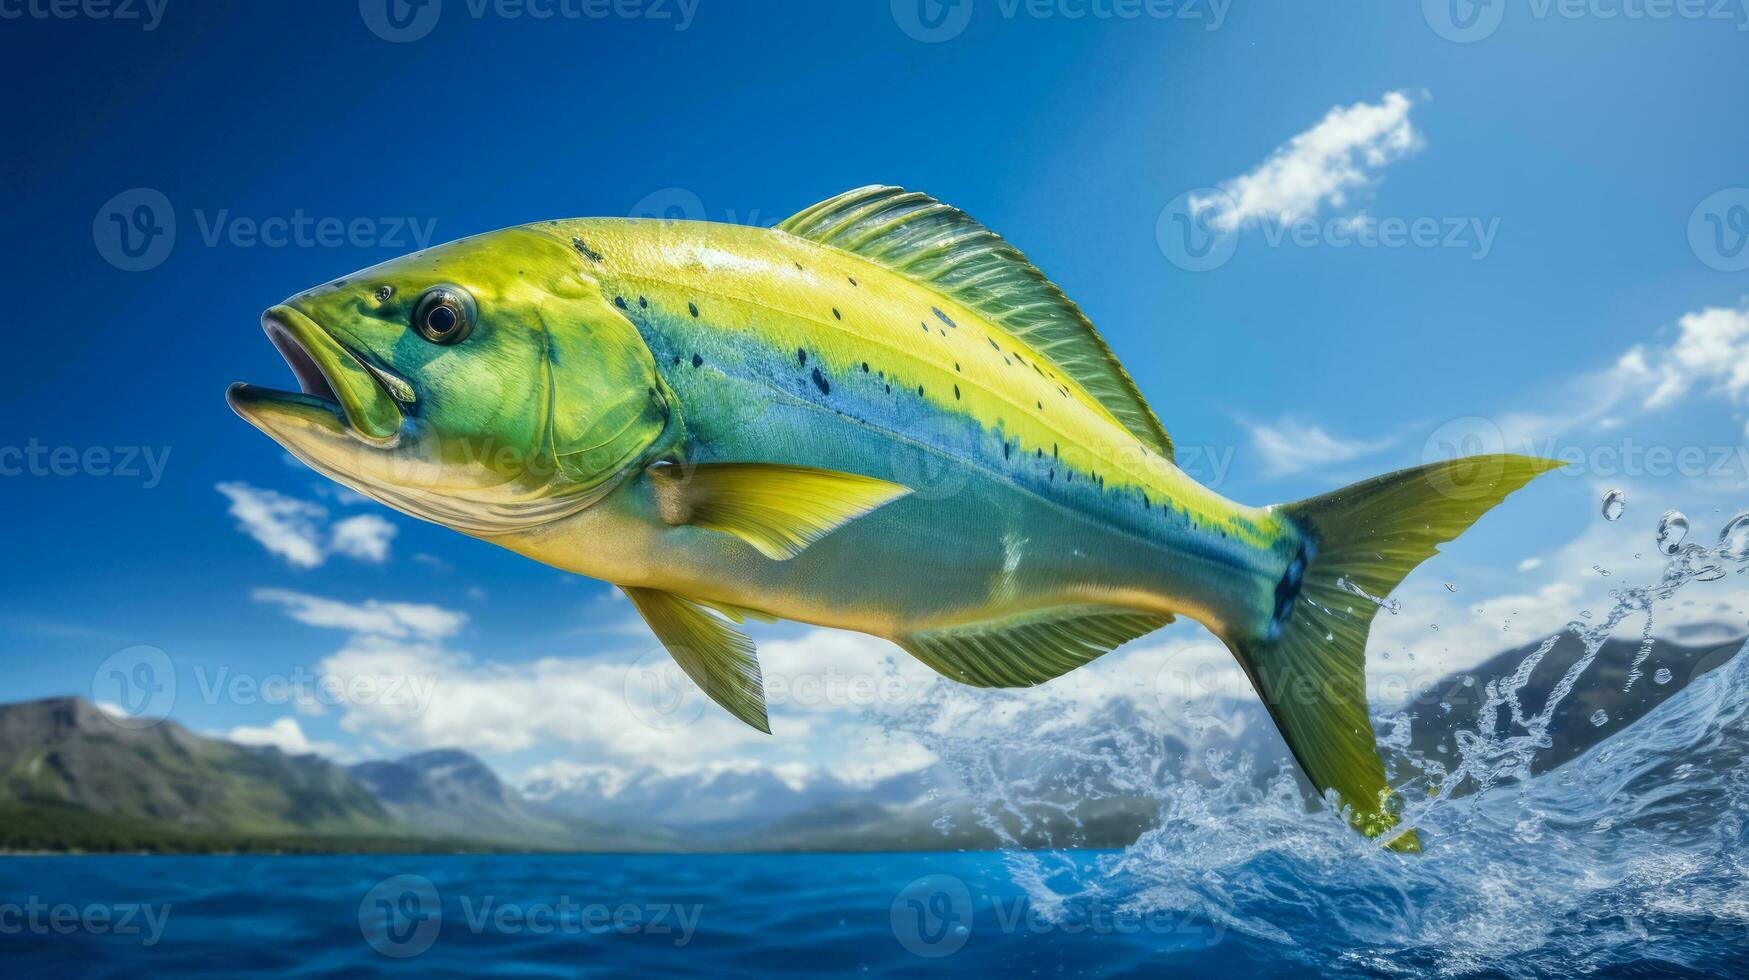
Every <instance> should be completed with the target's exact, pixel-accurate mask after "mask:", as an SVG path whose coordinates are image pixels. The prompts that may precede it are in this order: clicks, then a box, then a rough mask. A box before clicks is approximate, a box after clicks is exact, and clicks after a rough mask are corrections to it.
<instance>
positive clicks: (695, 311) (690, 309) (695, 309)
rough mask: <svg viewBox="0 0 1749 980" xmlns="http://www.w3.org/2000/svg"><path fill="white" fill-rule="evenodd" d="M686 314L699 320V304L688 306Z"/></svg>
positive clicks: (689, 304)
mask: <svg viewBox="0 0 1749 980" xmlns="http://www.w3.org/2000/svg"><path fill="white" fill-rule="evenodd" d="M686 312H688V313H691V314H692V316H693V318H694V319H697V318H698V304H697V303H688V304H686Z"/></svg>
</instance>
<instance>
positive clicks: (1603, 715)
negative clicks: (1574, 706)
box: [1591, 708, 1609, 726]
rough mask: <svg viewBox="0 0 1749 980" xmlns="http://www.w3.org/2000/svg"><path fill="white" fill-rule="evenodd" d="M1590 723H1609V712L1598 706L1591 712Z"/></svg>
mask: <svg viewBox="0 0 1749 980" xmlns="http://www.w3.org/2000/svg"><path fill="white" fill-rule="evenodd" d="M1591 723H1592V724H1593V725H1598V726H1603V725H1607V724H1609V712H1607V711H1605V710H1603V709H1602V708H1598V709H1597V710H1596V711H1593V712H1591Z"/></svg>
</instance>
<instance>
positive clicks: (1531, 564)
mask: <svg viewBox="0 0 1749 980" xmlns="http://www.w3.org/2000/svg"><path fill="white" fill-rule="evenodd" d="M1542 563H1543V560H1542V559H1541V558H1526V559H1525V560H1523V561H1521V562H1519V563H1518V570H1519V571H1521V572H1534V571H1536V570H1537V569H1538V568H1541V567H1542Z"/></svg>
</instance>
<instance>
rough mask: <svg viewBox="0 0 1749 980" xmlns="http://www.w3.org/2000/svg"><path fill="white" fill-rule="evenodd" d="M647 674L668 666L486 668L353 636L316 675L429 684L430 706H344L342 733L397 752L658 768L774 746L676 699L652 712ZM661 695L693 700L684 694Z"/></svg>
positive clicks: (414, 646)
mask: <svg viewBox="0 0 1749 980" xmlns="http://www.w3.org/2000/svg"><path fill="white" fill-rule="evenodd" d="M658 653H659V655H660V657H662V658H663V660H665V659H666V657H667V654H666V653H665V652H661V651H658ZM646 666H651V667H654V668H656V669H665V668H666V663H664V662H663V661H656V662H655V663H653V664H650V663H648V662H640V661H638V660H636V659H633V658H625V659H618V658H616V659H605V658H588V659H584V658H560V657H543V658H541V659H539V660H535V661H530V662H524V663H516V664H505V663H492V662H487V661H480V660H476V659H475V658H473V657H471V656H469V655H468V654H465V653H461V652H458V651H455V650H450V649H447V648H444V647H441V646H439V645H436V644H430V643H405V642H399V641H395V640H391V639H386V638H383V637H373V636H358V637H354V638H353V639H352V641H351V642H349V643H348V644H347V645H346V647H345V648H343V649H342V650H340V651H339V652H337V653H335V654H334V655H332V656H330V657H328V658H326V659H325V660H323V661H322V664H321V671H322V673H323V674H324V675H331V676H333V677H335V678H337V679H338V680H339V681H340V682H341V683H342V684H343V685H352V684H359V683H361V682H370V683H392V682H393V680H394V679H396V678H410V677H422V678H429V679H430V680H431V682H432V686H431V690H432V697H431V699H430V702H429V704H425V705H420V704H418V703H417V702H416V701H407V700H403V701H399V702H390V701H388V700H375V701H372V702H368V703H348V704H346V705H344V706H343V710H344V711H345V716H344V717H343V719H342V722H341V724H342V726H343V727H345V728H346V729H347V730H348V731H351V732H354V733H357V734H360V735H366V736H368V737H370V738H373V739H375V740H376V741H378V742H380V743H382V744H383V745H387V746H392V747H394V748H395V749H398V750H414V749H424V748H437V747H441V746H446V745H462V746H466V747H468V748H470V749H474V750H476V751H481V752H488V753H494V752H496V753H509V752H520V751H524V750H527V749H532V748H536V747H539V746H546V747H552V746H563V747H569V748H571V749H573V750H578V751H580V753H581V754H582V755H584V756H586V757H589V758H596V759H608V760H618V761H625V762H636V763H648V764H660V763H671V762H673V761H675V760H685V761H688V762H699V761H706V760H710V759H712V758H716V759H722V758H724V757H725V756H726V755H727V756H729V757H733V754H734V751H735V750H736V749H740V748H745V747H748V746H750V745H754V744H757V743H761V742H764V743H769V742H770V741H771V740H770V738H769V737H768V736H766V735H763V734H761V733H759V732H756V731H754V730H753V729H751V728H748V727H747V726H746V725H743V724H742V723H741V722H739V721H737V720H735V719H734V718H732V717H730V716H729V715H728V714H727V713H726V712H723V711H722V710H721V709H718V708H716V706H715V705H709V704H699V705H696V706H694V705H687V704H682V703H680V702H678V701H676V702H673V704H675V705H677V706H678V708H679V711H678V712H677V713H675V714H664V713H661V712H660V711H657V712H654V713H652V712H651V711H650V710H648V705H647V704H646V703H645V702H644V701H643V700H642V691H641V689H640V685H641V683H642V681H641V679H640V678H641V673H640V672H641V671H642V670H643V669H644V668H645V667H646ZM681 682H684V681H681ZM661 683H663V684H664V685H668V684H674V683H677V682H675V681H669V680H664V681H662V682H661ZM684 683H689V682H684ZM665 695H668V696H673V697H676V698H681V697H690V696H692V693H691V689H690V688H687V689H683V690H681V689H676V690H670V691H667V692H665ZM699 697H702V695H699ZM695 708H696V709H699V710H696V711H695V710H694V709H695Z"/></svg>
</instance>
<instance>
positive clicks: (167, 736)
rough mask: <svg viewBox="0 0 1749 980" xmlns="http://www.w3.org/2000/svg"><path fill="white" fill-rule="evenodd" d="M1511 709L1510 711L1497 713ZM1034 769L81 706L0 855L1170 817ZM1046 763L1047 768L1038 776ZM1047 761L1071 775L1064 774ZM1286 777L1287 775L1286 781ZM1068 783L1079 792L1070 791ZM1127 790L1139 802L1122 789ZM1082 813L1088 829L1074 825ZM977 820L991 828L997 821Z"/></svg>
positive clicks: (1264, 749) (826, 844)
mask: <svg viewBox="0 0 1749 980" xmlns="http://www.w3.org/2000/svg"><path fill="white" fill-rule="evenodd" d="M1740 642H1741V641H1732V642H1730V643H1724V644H1713V643H1707V644H1681V643H1669V642H1658V643H1655V644H1654V646H1653V648H1652V650H1651V653H1650V655H1649V656H1648V657H1647V659H1646V661H1645V664H1644V666H1643V669H1642V676H1640V677H1638V678H1635V679H1634V681H1633V683H1632V684H1629V683H1628V678H1629V672H1630V669H1631V664H1632V661H1633V660H1634V658H1635V655H1636V653H1637V652H1638V648H1639V644H1638V643H1637V642H1633V641H1610V642H1609V643H1606V644H1605V645H1604V647H1603V648H1602V649H1601V650H1600V651H1599V655H1598V657H1597V661H1596V663H1594V664H1593V665H1592V666H1591V667H1590V669H1589V670H1588V671H1587V672H1586V673H1585V675H1584V679H1583V681H1582V682H1581V683H1580V684H1578V685H1577V686H1575V687H1574V688H1573V690H1572V691H1571V693H1570V694H1569V695H1568V696H1567V697H1566V698H1565V700H1563V701H1562V702H1561V703H1560V705H1559V706H1557V708H1556V709H1555V712H1554V722H1553V724H1552V725H1551V726H1550V733H1551V734H1550V744H1549V745H1548V746H1546V747H1545V748H1544V749H1542V750H1541V751H1540V752H1539V754H1538V755H1537V758H1536V763H1535V767H1534V768H1535V770H1536V771H1538V772H1541V771H1546V770H1548V769H1551V768H1554V767H1555V766H1558V765H1560V764H1561V763H1562V762H1565V761H1567V760H1569V759H1571V758H1573V757H1574V756H1576V755H1578V754H1579V753H1580V752H1582V751H1584V749H1585V748H1587V747H1589V746H1590V745H1593V744H1596V743H1597V742H1598V741H1600V740H1602V739H1603V738H1607V737H1608V736H1609V735H1611V734H1613V733H1615V732H1617V731H1619V730H1621V729H1622V728H1625V727H1626V726H1628V725H1630V724H1632V723H1633V721H1634V720H1636V719H1637V718H1639V717H1640V716H1642V715H1644V714H1645V713H1646V712H1648V711H1650V710H1652V708H1654V707H1656V706H1657V704H1659V703H1661V702H1662V701H1663V700H1664V699H1665V698H1668V697H1669V696H1670V695H1672V694H1674V693H1676V692H1677V691H1679V690H1681V689H1682V687H1684V686H1685V685H1686V684H1687V683H1688V682H1690V681H1692V680H1694V679H1695V678H1697V677H1699V676H1700V675H1701V674H1703V673H1705V672H1706V671H1708V670H1711V669H1713V668H1715V667H1717V666H1719V665H1721V664H1723V663H1724V662H1725V661H1727V660H1729V659H1730V657H1731V656H1732V655H1734V654H1735V653H1736V651H1737V649H1738V646H1739V645H1740ZM1533 649H1534V647H1530V646H1527V647H1522V648H1517V649H1513V650H1507V651H1504V652H1502V653H1500V654H1498V655H1497V656H1495V657H1493V658H1491V659H1490V660H1489V661H1487V662H1486V663H1484V664H1482V665H1480V666H1478V667H1476V668H1473V669H1471V670H1469V671H1464V672H1462V673H1460V674H1454V675H1452V676H1450V677H1447V678H1445V679H1443V680H1441V681H1440V682H1438V683H1437V684H1434V685H1430V686H1429V687H1428V688H1427V689H1425V690H1423V691H1421V692H1420V693H1419V694H1418V696H1417V697H1416V698H1414V699H1413V700H1412V702H1411V703H1410V704H1409V705H1406V706H1404V710H1406V711H1409V712H1411V713H1412V714H1413V715H1414V716H1415V718H1416V721H1415V723H1414V724H1413V725H1412V726H1411V733H1412V734H1411V739H1410V747H1411V749H1412V750H1413V751H1415V752H1418V753H1420V754H1422V755H1424V756H1427V757H1429V758H1436V759H1438V758H1448V757H1449V758H1452V759H1454V761H1455V756H1453V755H1451V753H1452V746H1451V745H1450V744H1449V743H1450V739H1449V736H1450V733H1451V732H1452V731H1454V730H1457V729H1459V728H1468V729H1474V728H1475V727H1476V725H1477V723H1478V721H1479V719H1480V712H1481V710H1482V706H1483V705H1484V703H1485V698H1486V691H1487V686H1488V685H1487V679H1489V678H1499V677H1506V676H1510V675H1511V674H1512V673H1513V672H1514V671H1515V670H1516V669H1517V668H1518V667H1519V665H1520V664H1521V663H1523V662H1524V660H1525V657H1526V656H1527V655H1528V654H1529V653H1530V652H1532V650H1533ZM1582 654H1583V649H1582V648H1581V647H1580V646H1579V644H1578V643H1577V642H1576V641H1572V640H1571V639H1570V638H1568V639H1563V640H1562V641H1560V642H1558V643H1556V644H1555V645H1554V647H1553V648H1552V649H1550V650H1549V652H1548V653H1547V655H1546V656H1545V657H1544V658H1543V659H1542V661H1541V662H1540V663H1539V664H1538V665H1537V666H1536V668H1535V669H1534V670H1531V671H1529V673H1528V675H1527V682H1526V683H1525V685H1524V688H1523V689H1522V691H1521V693H1520V699H1521V701H1522V702H1523V707H1522V710H1523V711H1526V712H1535V711H1537V710H1540V709H1541V707H1542V706H1543V704H1544V703H1545V702H1546V700H1547V698H1548V697H1549V695H1550V692H1551V691H1552V690H1554V689H1555V688H1556V686H1557V685H1558V684H1559V683H1560V681H1561V678H1562V676H1563V675H1564V674H1565V673H1566V672H1567V670H1568V669H1569V668H1570V667H1571V666H1572V665H1573V664H1574V663H1575V662H1576V660H1577V659H1578V658H1579V657H1580V656H1581V655H1582ZM1130 707H1131V706H1128V705H1126V704H1125V703H1123V702H1121V701H1120V702H1117V703H1116V704H1114V706H1113V707H1112V710H1111V711H1109V712H1108V713H1106V714H1104V715H1102V716H1101V717H1100V718H1099V719H1098V721H1097V725H1098V726H1099V727H1100V729H1101V730H1100V731H1092V730H1091V729H1090V730H1089V732H1087V733H1085V736H1086V738H1088V739H1089V741H1088V743H1087V744H1089V745H1092V746H1095V747H1096V749H1097V751H1104V749H1102V748H1098V746H1099V744H1100V742H1101V741H1102V740H1103V739H1105V738H1106V737H1107V735H1108V734H1109V733H1110V732H1111V731H1115V730H1117V729H1123V730H1125V731H1128V730H1129V729H1135V730H1136V731H1138V732H1140V733H1141V735H1142V738H1141V742H1140V743H1139V744H1142V745H1144V746H1148V745H1152V746H1153V748H1151V749H1145V751H1147V752H1153V753H1158V754H1160V755H1161V757H1162V758H1164V757H1166V756H1171V757H1175V758H1179V759H1185V760H1194V759H1198V758H1201V757H1203V755H1204V750H1208V749H1214V750H1220V751H1223V752H1226V753H1248V754H1250V755H1251V756H1252V757H1254V758H1255V760H1256V764H1255V765H1254V766H1253V768H1252V771H1253V772H1255V773H1257V774H1259V776H1258V778H1262V777H1263V776H1264V775H1267V774H1268V773H1271V772H1273V771H1275V769H1276V765H1277V763H1279V762H1283V761H1285V760H1286V759H1287V756H1286V753H1285V750H1284V749H1283V748H1282V747H1281V745H1280V741H1279V739H1278V738H1276V737H1274V735H1273V730H1272V729H1271V727H1270V726H1269V725H1268V724H1267V719H1266V716H1265V713H1264V710H1263V708H1262V706H1261V705H1260V704H1257V703H1256V702H1255V701H1254V700H1252V699H1244V700H1239V701H1235V702H1234V703H1232V704H1230V705H1225V706H1223V710H1222V712H1221V713H1222V714H1223V715H1224V716H1225V717H1227V718H1228V719H1229V723H1228V724H1225V725H1221V726H1216V727H1215V729H1214V730H1213V731H1212V732H1209V733H1206V734H1204V735H1202V736H1198V738H1197V739H1196V740H1195V741H1194V744H1193V743H1192V742H1190V741H1187V740H1186V739H1185V738H1181V737H1178V736H1175V735H1159V734H1156V733H1153V732H1150V731H1148V730H1147V727H1146V725H1145V724H1144V723H1142V722H1140V721H1138V719H1137V717H1136V716H1135V714H1134V713H1133V712H1132V711H1131V710H1129V709H1130ZM1496 710H1501V711H1504V710H1505V709H1496ZM1043 758H1044V761H1042V762H1038V763H1036V764H1035V768H1034V769H1033V770H1032V771H1030V772H1029V773H1028V775H1027V778H1028V780H1029V781H1031V782H1033V783H1035V784H1037V785H1049V786H1055V787H1058V789H1057V790H1055V792H1056V794H1057V796H1056V797H1054V798H1053V797H1051V796H1049V795H1048V794H1047V795H1046V796H1044V797H1042V798H1039V799H1037V800H1035V802H1033V803H1031V804H1028V805H1026V806H1025V807H1022V808H1020V810H1019V812H1010V813H1006V814H1005V815H1004V817H1003V820H1002V821H1001V823H1002V825H1003V827H1004V833H1003V834H1002V835H1000V836H999V835H998V834H997V833H996V832H995V831H993V830H992V829H990V827H989V826H988V825H987V821H989V819H990V816H989V814H988V813H987V812H981V811H978V810H977V809H976V808H975V807H974V804H973V801H972V799H971V798H969V797H968V796H965V795H956V793H955V791H954V788H953V784H954V779H953V778H952V776H951V774H949V773H944V772H942V771H940V770H941V768H942V767H941V766H939V765H938V766H936V767H932V768H931V769H925V770H919V771H915V772H908V773H902V774H899V775H894V776H890V777H887V778H885V779H882V780H879V781H877V782H875V783H873V784H872V785H866V784H858V783H852V782H847V781H844V780H841V779H838V778H836V777H834V776H832V775H831V774H829V773H824V772H811V773H806V774H801V775H798V774H794V773H780V772H777V771H773V770H771V769H769V768H761V767H755V766H745V767H726V768H718V769H713V770H697V771H691V772H680V773H668V772H662V771H660V770H657V769H654V768H646V769H641V770H633V771H630V772H627V771H624V770H617V769H610V768H607V767H600V768H580V769H577V770H574V771H570V772H568V774H566V775H564V776H562V777H561V776H548V777H545V778H541V779H537V780H533V781H531V782H529V783H527V784H526V785H524V786H521V787H516V786H512V785H510V784H508V783H506V782H505V781H504V780H502V779H501V778H500V777H499V776H498V774H497V773H495V772H493V770H492V769H491V768H490V767H489V766H488V765H486V764H485V763H484V762H482V761H481V760H480V759H478V758H476V757H475V756H473V755H471V754H469V753H467V752H465V751H462V750H459V749H440V750H436V751H429V752H421V753H417V754H414V755H409V756H406V757H403V758H400V759H396V760H382V761H370V762H362V763H358V764H356V765H353V766H349V767H348V766H342V765H339V764H337V763H334V762H331V761H329V760H326V759H324V758H321V757H320V756H317V755H311V754H302V755H294V754H287V753H285V752H282V751H280V750H279V749H275V748H271V747H260V746H245V745H238V744H234V743H231V742H227V741H225V740H223V739H219V738H212V737H208V736H204V735H199V734H195V733H193V732H190V731H189V730H188V729H186V728H184V727H183V726H181V725H179V724H177V723H176V722H174V721H170V720H165V721H160V722H157V723H155V724H150V725H145V726H141V725H140V724H139V723H138V722H137V721H136V720H133V719H126V718H117V717H115V716H111V715H109V714H106V713H105V712H104V711H103V710H102V709H100V708H97V707H95V706H93V705H91V704H90V703H88V702H86V701H84V700H82V699H80V698H76V697H61V698H50V699H45V700H38V701H28V702H21V703H17V704H10V705H0V850H91V851H117V850H122V851H141V850H143V851H362V850H387V851H407V850H419V851H455V850H567V851H570V850H584V851H603V850H617V851H686V850H698V851H705V850H711V851H716V850H743V851H745V850H770V851H827V850H832V851H869V850H949V849H976V848H988V847H995V846H999V845H1001V844H1003V843H1007V842H1014V843H1019V844H1021V845H1023V846H1066V845H1076V846H1092V847H1115V846H1122V845H1124V844H1127V843H1129V842H1130V841H1133V840H1134V839H1135V838H1136V836H1137V835H1139V834H1140V833H1141V832H1143V831H1144V830H1146V829H1147V828H1148V827H1149V826H1151V825H1152V824H1153V822H1154V820H1155V819H1156V815H1157V810H1158V803H1157V801H1155V800H1154V799H1152V798H1150V797H1149V796H1148V795H1146V794H1145V793H1140V792H1135V791H1118V792H1109V793H1105V794H1098V793H1094V794H1086V793H1079V792H1077V791H1075V790H1074V789H1072V787H1077V786H1080V787H1087V786H1091V785H1094V784H1095V783H1096V782H1097V780H1098V777H1097V776H1096V775H1095V776H1093V777H1091V778H1090V776H1089V774H1088V773H1086V772H1084V771H1079V770H1077V767H1078V766H1081V765H1083V763H1081V762H1078V761H1075V759H1076V758H1077V757H1076V755H1075V753H1067V754H1065V756H1064V759H1063V760H1062V761H1056V760H1053V759H1051V758H1050V757H1049V756H1048V754H1043ZM1037 767H1044V768H1043V769H1040V768H1037ZM1051 767H1055V770H1052V768H1051ZM1290 768H1291V767H1290ZM1066 788H1068V789H1066ZM1126 792H1128V793H1129V794H1130V795H1126ZM1071 813H1072V814H1073V819H1071V818H1070V816H1069V814H1071ZM980 818H982V819H980Z"/></svg>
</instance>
